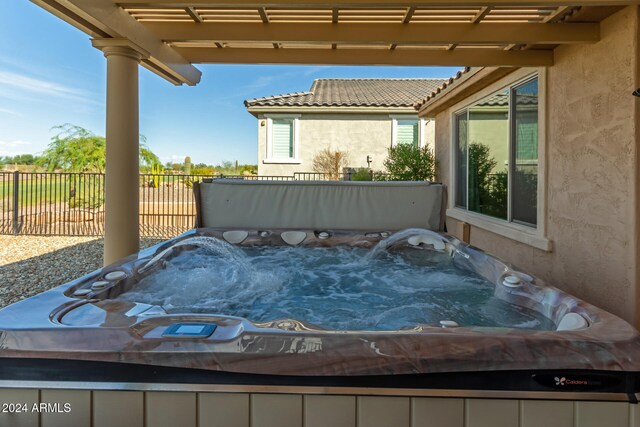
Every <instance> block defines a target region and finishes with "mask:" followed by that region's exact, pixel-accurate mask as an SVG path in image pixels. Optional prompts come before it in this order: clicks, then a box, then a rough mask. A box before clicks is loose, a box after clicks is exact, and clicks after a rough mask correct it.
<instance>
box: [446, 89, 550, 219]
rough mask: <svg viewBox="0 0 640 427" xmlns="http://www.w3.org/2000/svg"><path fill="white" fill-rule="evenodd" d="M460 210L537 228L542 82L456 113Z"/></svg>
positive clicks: (457, 202)
mask: <svg viewBox="0 0 640 427" xmlns="http://www.w3.org/2000/svg"><path fill="white" fill-rule="evenodd" d="M453 123H454V138H453V141H454V161H455V168H454V170H455V187H454V188H455V198H454V201H455V206H456V207H458V208H462V209H466V210H468V211H471V212H477V213H480V214H483V215H487V216H491V217H494V218H499V219H502V220H505V221H509V222H515V223H519V224H524V225H527V226H531V227H536V225H537V186H538V80H537V78H534V79H530V80H527V81H525V82H524V83H520V84H517V85H514V86H512V87H510V88H507V89H503V90H500V91H498V92H495V93H493V94H492V95H490V96H488V97H486V98H484V99H481V100H480V101H478V102H476V103H475V104H473V105H471V106H469V107H467V108H466V109H464V110H462V111H460V112H458V113H456V114H455V115H454V120H453Z"/></svg>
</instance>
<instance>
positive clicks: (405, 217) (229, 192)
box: [194, 180, 447, 231]
mask: <svg viewBox="0 0 640 427" xmlns="http://www.w3.org/2000/svg"><path fill="white" fill-rule="evenodd" d="M194 192H195V195H196V205H197V209H198V217H197V220H196V222H197V224H196V227H224V228H250V229H261V228H264V229H273V228H302V229H316V230H317V229H333V230H363V231H367V230H369V231H376V230H377V231H382V230H401V229H404V228H410V227H420V228H427V229H430V230H434V231H443V229H444V216H445V214H444V211H445V207H446V200H447V191H446V187H445V186H444V185H442V184H436V183H429V182H334V181H330V182H325V181H287V182H282V181H249V180H213V181H212V182H203V183H200V184H197V185H194Z"/></svg>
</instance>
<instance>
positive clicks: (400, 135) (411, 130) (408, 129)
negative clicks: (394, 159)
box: [396, 120, 419, 146]
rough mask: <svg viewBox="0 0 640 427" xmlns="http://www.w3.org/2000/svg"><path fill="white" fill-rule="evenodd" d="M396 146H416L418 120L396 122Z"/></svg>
mask: <svg viewBox="0 0 640 427" xmlns="http://www.w3.org/2000/svg"><path fill="white" fill-rule="evenodd" d="M396 144H411V145H416V146H417V145H418V144H419V139H418V120H398V121H397V122H396Z"/></svg>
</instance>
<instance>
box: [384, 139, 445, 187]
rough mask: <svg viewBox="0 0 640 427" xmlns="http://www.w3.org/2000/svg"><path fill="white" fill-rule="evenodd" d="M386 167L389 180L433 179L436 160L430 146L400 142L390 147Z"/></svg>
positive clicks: (385, 162)
mask: <svg viewBox="0 0 640 427" xmlns="http://www.w3.org/2000/svg"><path fill="white" fill-rule="evenodd" d="M384 167H385V168H386V169H387V173H388V177H387V180H389V181H431V180H433V179H434V178H435V172H436V160H435V156H434V154H433V151H432V150H430V149H429V148H428V147H422V148H420V147H418V146H415V145H412V144H398V145H396V146H395V147H391V148H389V150H388V153H387V158H386V159H385V161H384Z"/></svg>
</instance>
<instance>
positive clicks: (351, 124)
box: [257, 113, 435, 176]
mask: <svg viewBox="0 0 640 427" xmlns="http://www.w3.org/2000/svg"><path fill="white" fill-rule="evenodd" d="M266 116H268V114H267V115H266ZM266 116H265V115H264V114H261V115H259V116H258V121H257V126H258V174H259V175H278V176H281V175H285V176H288V175H292V174H293V173H295V172H313V158H314V156H315V155H316V154H317V153H318V152H320V151H322V150H324V149H327V148H328V149H330V150H340V151H346V152H348V158H349V163H348V165H349V167H354V168H362V167H367V156H371V158H372V159H373V161H372V163H371V169H373V170H374V171H377V170H383V169H384V166H383V161H384V159H385V158H386V157H387V149H388V148H389V147H391V142H392V122H393V119H392V117H395V115H394V114H353V113H350V114H344V113H328V114H323V113H301V114H300V115H299V117H298V123H297V126H298V132H297V134H298V141H297V149H298V159H297V161H296V162H295V163H270V162H269V160H265V159H267V132H268V126H267V121H266ZM398 116H403V117H407V116H406V115H405V114H402V115H398ZM408 117H410V116H408ZM417 117H418V116H417V115H414V118H417ZM423 132H424V144H425V145H427V146H430V147H433V144H434V138H435V127H434V123H433V120H429V119H425V121H424V129H423Z"/></svg>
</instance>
